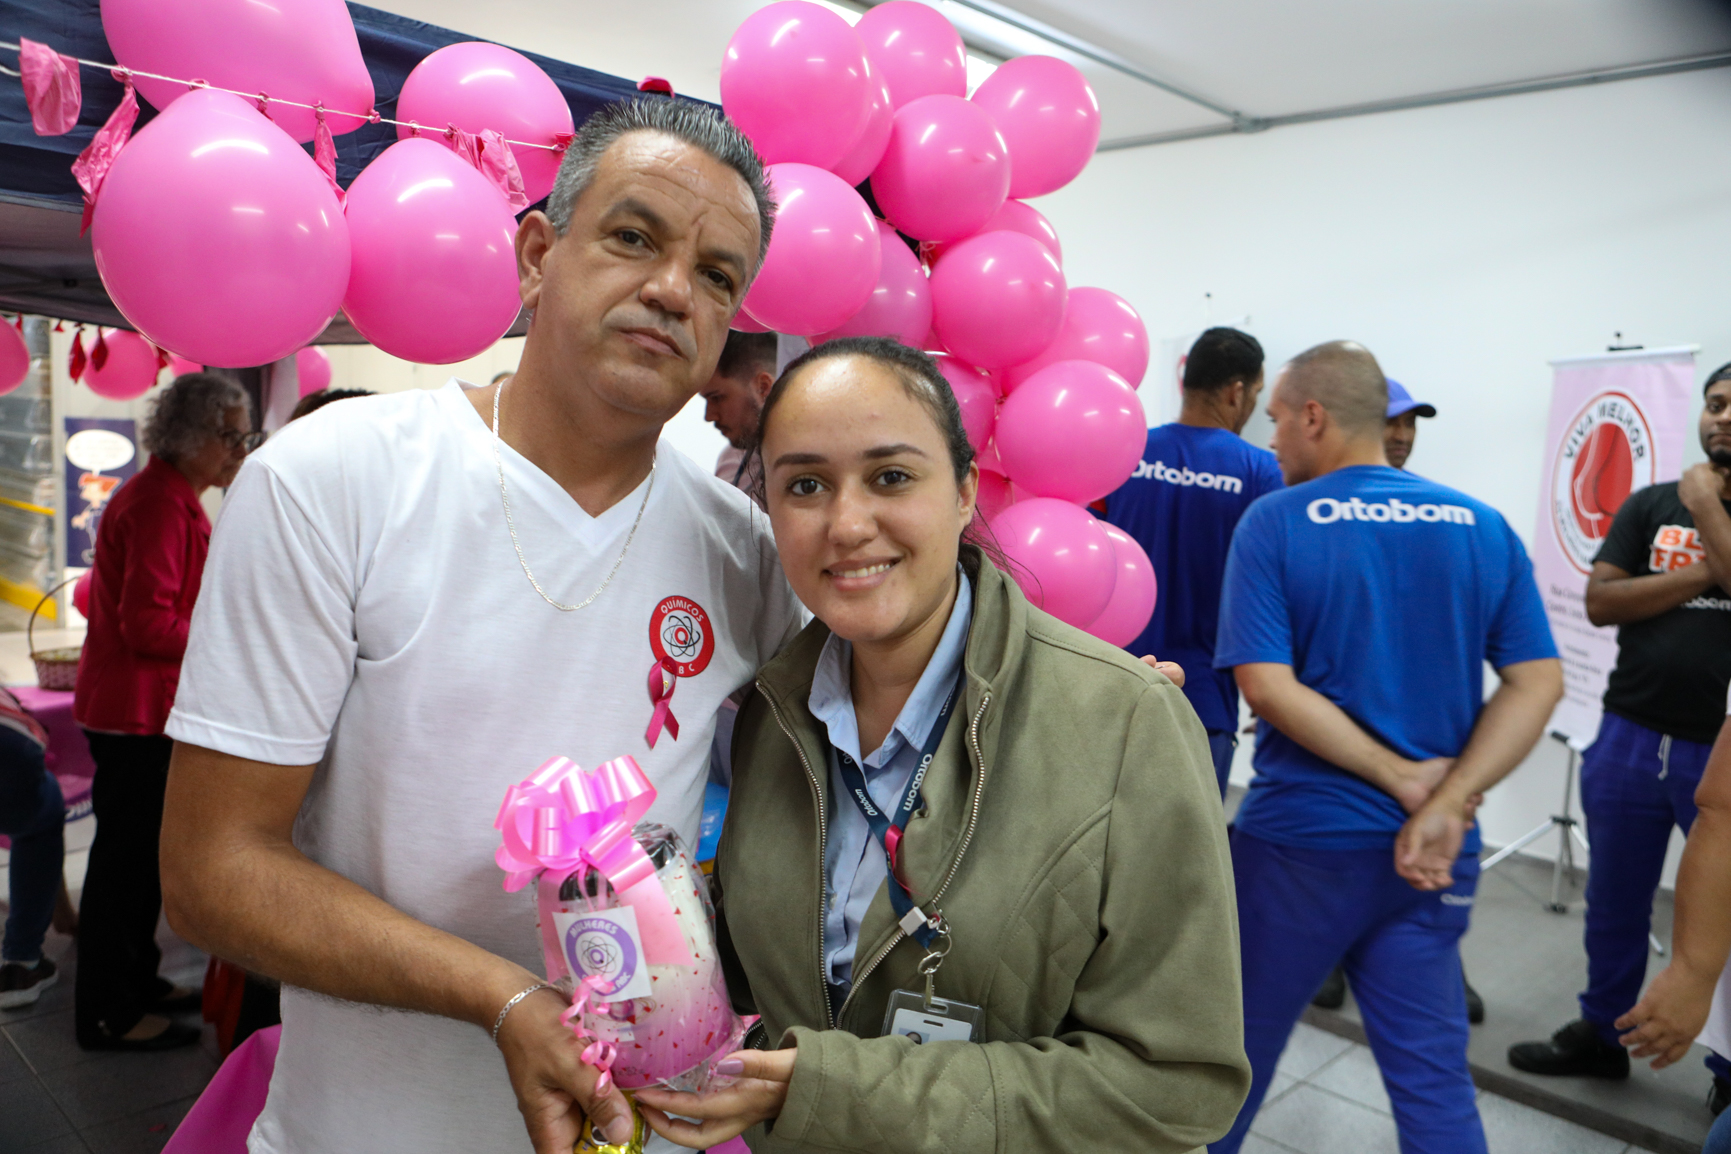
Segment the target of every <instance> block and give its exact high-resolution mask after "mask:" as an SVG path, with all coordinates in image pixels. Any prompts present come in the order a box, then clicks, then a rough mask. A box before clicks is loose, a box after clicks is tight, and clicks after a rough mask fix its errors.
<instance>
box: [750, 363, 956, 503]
mask: <svg viewBox="0 0 1731 1154" xmlns="http://www.w3.org/2000/svg"><path fill="white" fill-rule="evenodd" d="M835 357H864V358H866V359H867V360H870V361H875V362H876V363H878V364H880V365H882V366H883V367H884V368H886V369H888V370H890V371H891V372H892V373H894V374H895V375H896V379H897V380H899V381H901V383H902V388H903V389H904V390H906V392H907V394H908V396H910V397H912V398H913V399H914V400H915V401H918V402H919V404H920V406H921V407H922V408H924V409H925V410H926V412H927V413H929V414H931V418H932V423H933V424H935V425H936V426H937V427H938V432H940V433H942V434H943V435H944V445H945V447H946V448H948V449H949V451H950V466H951V468H953V469H954V470H955V473H956V483H957V484H960V483H961V481H962V478H964V477H966V476H967V475H968V466H969V465H971V464H973V462H974V447H973V446H972V445H970V444H969V443H968V433H967V430H966V429H965V428H963V427H962V410H961V407H960V406H958V405H957V404H956V394H955V393H954V392H952V391H951V390H950V382H948V381H946V380H945V379H944V374H943V373H942V372H941V371H940V370H939V369H938V362H936V361H934V360H932V358H931V357H930V356H928V355H927V354H926V353H923V352H921V351H920V350H919V349H910V348H908V346H906V345H904V344H902V343H901V342H900V341H898V340H895V339H894V338H892V337H842V338H840V339H839V340H833V341H825V342H824V343H823V344H821V345H818V346H816V347H815V348H811V349H807V350H806V351H805V352H803V353H801V354H800V355H799V356H798V357H796V358H795V359H793V360H791V361H789V362H788V365H787V368H785V369H783V370H781V376H779V377H777V378H776V380H775V384H774V385H773V386H771V387H770V390H769V396H768V397H766V398H764V402H763V411H762V412H761V413H759V414H758V418H757V449H756V452H757V453H758V456H759V459H760V460H761V458H762V454H763V431H764V430H765V429H767V428H768V427H769V415H770V414H771V413H773V412H774V411H775V406H776V405H777V404H778V403H779V402H780V401H781V398H782V394H784V393H786V392H787V386H788V382H789V381H791V380H793V378H794V377H796V376H797V375H799V372H800V370H802V369H804V368H805V367H806V366H807V365H813V364H816V363H817V362H818V361H827V360H831V359H833V358H835Z"/></svg>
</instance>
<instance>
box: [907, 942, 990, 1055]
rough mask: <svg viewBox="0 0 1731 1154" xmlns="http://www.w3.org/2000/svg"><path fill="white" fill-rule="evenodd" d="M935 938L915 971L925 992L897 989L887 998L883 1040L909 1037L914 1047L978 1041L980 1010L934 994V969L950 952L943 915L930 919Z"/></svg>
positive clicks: (981, 1012) (935, 973)
mask: <svg viewBox="0 0 1731 1154" xmlns="http://www.w3.org/2000/svg"><path fill="white" fill-rule="evenodd" d="M932 921H933V922H935V923H936V925H935V926H933V928H934V929H935V930H936V931H937V938H936V940H935V941H933V942H932V948H931V949H930V950H929V951H928V952H927V953H926V956H925V957H923V958H921V959H920V966H919V970H920V973H921V974H922V975H924V977H925V979H926V982H925V990H924V991H923V992H922V991H919V990H897V991H895V992H894V993H892V994H891V995H890V1002H889V1008H888V1009H887V1010H885V1011H884V1027H883V1034H884V1036H885V1037H895V1036H898V1035H899V1036H901V1037H905V1038H911V1039H912V1040H913V1042H914V1044H915V1045H924V1044H925V1043H927V1042H973V1041H976V1040H978V1038H979V1033H980V1018H981V1017H982V1016H983V1014H984V1011H982V1010H981V1009H980V1007H978V1006H974V1005H970V1004H968V1003H967V1002H952V1001H947V1000H945V999H943V998H940V997H938V996H937V995H936V994H935V993H934V992H933V990H934V987H935V985H936V978H937V972H938V967H939V966H942V965H943V964H944V958H946V957H948V956H949V952H950V945H951V940H950V931H949V927H948V926H946V925H945V924H944V922H943V915H941V914H940V915H938V916H937V917H935V918H933V919H932Z"/></svg>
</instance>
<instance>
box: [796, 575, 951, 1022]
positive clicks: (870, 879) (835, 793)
mask: <svg viewBox="0 0 1731 1154" xmlns="http://www.w3.org/2000/svg"><path fill="white" fill-rule="evenodd" d="M956 576H957V579H958V581H959V583H960V585H959V588H958V589H957V591H956V603H955V606H954V607H953V608H951V610H950V620H949V624H947V625H945V626H944V635H943V636H942V637H940V638H938V647H937V649H936V650H935V651H934V652H933V653H932V659H931V660H930V661H928V662H927V663H926V671H925V672H924V673H922V674H920V679H919V681H918V683H916V684H915V685H914V691H913V692H912V693H911V694H909V695H908V699H907V702H906V704H904V705H903V706H902V711H901V712H900V713H899V714H897V715H896V723H895V725H893V726H892V727H891V728H890V732H889V736H887V737H885V738H884V743H883V745H881V746H879V747H878V748H877V749H876V750H874V751H873V752H872V755H871V756H870V757H861V756H860V748H859V719H858V718H857V717H856V716H855V715H854V711H853V675H852V670H853V644H852V643H851V642H848V641H843V640H842V639H841V638H840V637H837V636H836V635H835V634H833V633H832V634H830V638H829V640H828V641H826V642H824V646H823V652H822V653H820V654H819V655H818V659H817V671H816V673H815V674H814V675H813V676H812V679H811V700H810V705H811V712H812V716H813V717H815V718H817V719H818V720H819V721H821V722H823V724H824V727H825V728H826V729H828V730H829V744H830V749H829V793H830V803H829V847H828V853H827V854H826V856H825V859H824V900H825V902H826V903H827V906H826V908H825V910H824V921H823V945H824V972H825V973H826V974H828V975H829V980H830V981H831V982H832V983H834V984H835V985H838V986H841V987H843V988H844V989H845V988H846V987H847V986H849V985H851V984H852V982H853V956H854V949H855V947H856V946H857V945H858V944H859V943H858V939H859V927H860V923H861V922H862V921H864V920H865V916H866V909H867V908H868V907H870V905H871V903H872V898H873V897H875V896H876V895H877V892H878V887H879V886H881V885H883V884H884V847H883V843H882V842H880V841H878V839H877V838H875V837H873V836H872V832H871V826H869V825H867V824H866V819H865V815H864V814H862V813H860V811H859V806H857V805H855V804H854V803H853V801H852V800H851V799H849V798H848V797H847V787H846V786H844V785H843V784H842V780H841V770H840V768H839V765H840V763H839V762H838V761H837V760H836V750H838V749H841V750H846V751H847V753H848V756H850V757H852V758H853V759H854V761H855V762H856V763H858V764H859V765H860V767H861V768H862V769H864V771H865V776H866V789H867V791H868V792H870V794H871V796H872V799H873V800H874V801H876V802H877V803H878V805H880V806H882V807H883V809H884V811H885V812H886V813H888V812H890V811H891V810H893V809H894V808H895V807H896V806H897V805H898V804H899V803H900V802H901V800H902V791H903V790H905V789H906V788H907V787H908V780H909V778H911V777H912V776H913V772H914V770H915V769H916V768H917V767H918V766H919V762H920V750H921V749H922V748H924V746H925V744H926V739H927V738H928V737H930V736H931V732H932V726H933V725H935V724H936V723H937V720H938V714H939V713H941V712H943V708H944V702H945V701H946V700H948V698H949V695H950V690H951V689H952V688H953V687H954V686H955V684H956V679H957V677H959V676H960V675H961V671H962V657H963V655H964V653H965V652H966V650H967V646H968V625H969V624H970V623H971V622H972V620H973V616H974V591H973V588H972V587H971V586H970V585H969V584H968V577H967V574H965V573H963V572H961V570H960V568H959V567H958V569H957V573H956ZM868 858H869V860H868Z"/></svg>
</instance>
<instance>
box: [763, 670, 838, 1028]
mask: <svg viewBox="0 0 1731 1154" xmlns="http://www.w3.org/2000/svg"><path fill="white" fill-rule="evenodd" d="M757 691H758V692H759V693H761V694H763V699H764V700H765V701H767V702H769V711H770V712H771V713H773V714H775V723H776V724H777V725H779V726H781V731H782V733H784V734H786V735H787V739H788V741H790V742H792V743H793V751H794V752H795V753H797V754H799V763H800V764H801V765H803V766H804V767H805V776H806V778H807V779H808V780H809V781H810V782H811V801H812V806H813V808H815V809H816V810H817V894H818V900H817V943H818V945H817V988H818V992H819V993H820V994H821V995H822V997H823V1011H824V1014H825V1015H826V1016H827V1017H828V1019H829V1028H830V1029H832V1030H833V1029H835V1019H836V1014H835V1010H834V1009H833V1008H832V1007H831V1006H830V1001H829V975H828V974H827V973H825V972H824V964H823V927H824V913H825V910H826V908H827V904H828V901H829V881H828V879H827V878H825V877H824V873H823V867H824V862H826V861H827V860H829V815H828V814H827V813H825V812H824V805H823V788H822V787H821V786H819V785H818V783H817V773H816V772H815V771H813V769H812V768H811V762H810V761H809V760H808V759H807V758H806V756H805V746H803V745H801V744H800V743H799V740H798V739H797V738H795V737H794V736H793V730H791V729H789V728H788V727H787V722H785V721H783V720H782V717H781V707H780V706H779V705H777V704H776V703H775V697H774V695H772V694H771V693H770V692H769V691H768V690H767V689H765V688H764V685H763V682H761V681H759V682H758V683H757ZM849 992H850V993H851V992H852V991H851V990H850V991H849ZM844 1004H845V1003H844Z"/></svg>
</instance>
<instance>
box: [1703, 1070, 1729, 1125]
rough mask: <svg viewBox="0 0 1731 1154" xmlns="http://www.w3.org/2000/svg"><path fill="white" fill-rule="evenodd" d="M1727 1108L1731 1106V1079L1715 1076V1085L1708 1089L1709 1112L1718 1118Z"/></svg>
mask: <svg viewBox="0 0 1731 1154" xmlns="http://www.w3.org/2000/svg"><path fill="white" fill-rule="evenodd" d="M1726 1106H1731V1078H1721V1077H1720V1076H1719V1075H1717V1074H1715V1075H1713V1084H1712V1085H1711V1086H1709V1087H1708V1088H1707V1111H1708V1112H1709V1113H1710V1114H1712V1115H1713V1117H1715V1118H1717V1117H1718V1116H1719V1115H1721V1114H1723V1113H1724V1112H1725V1107H1726Z"/></svg>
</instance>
